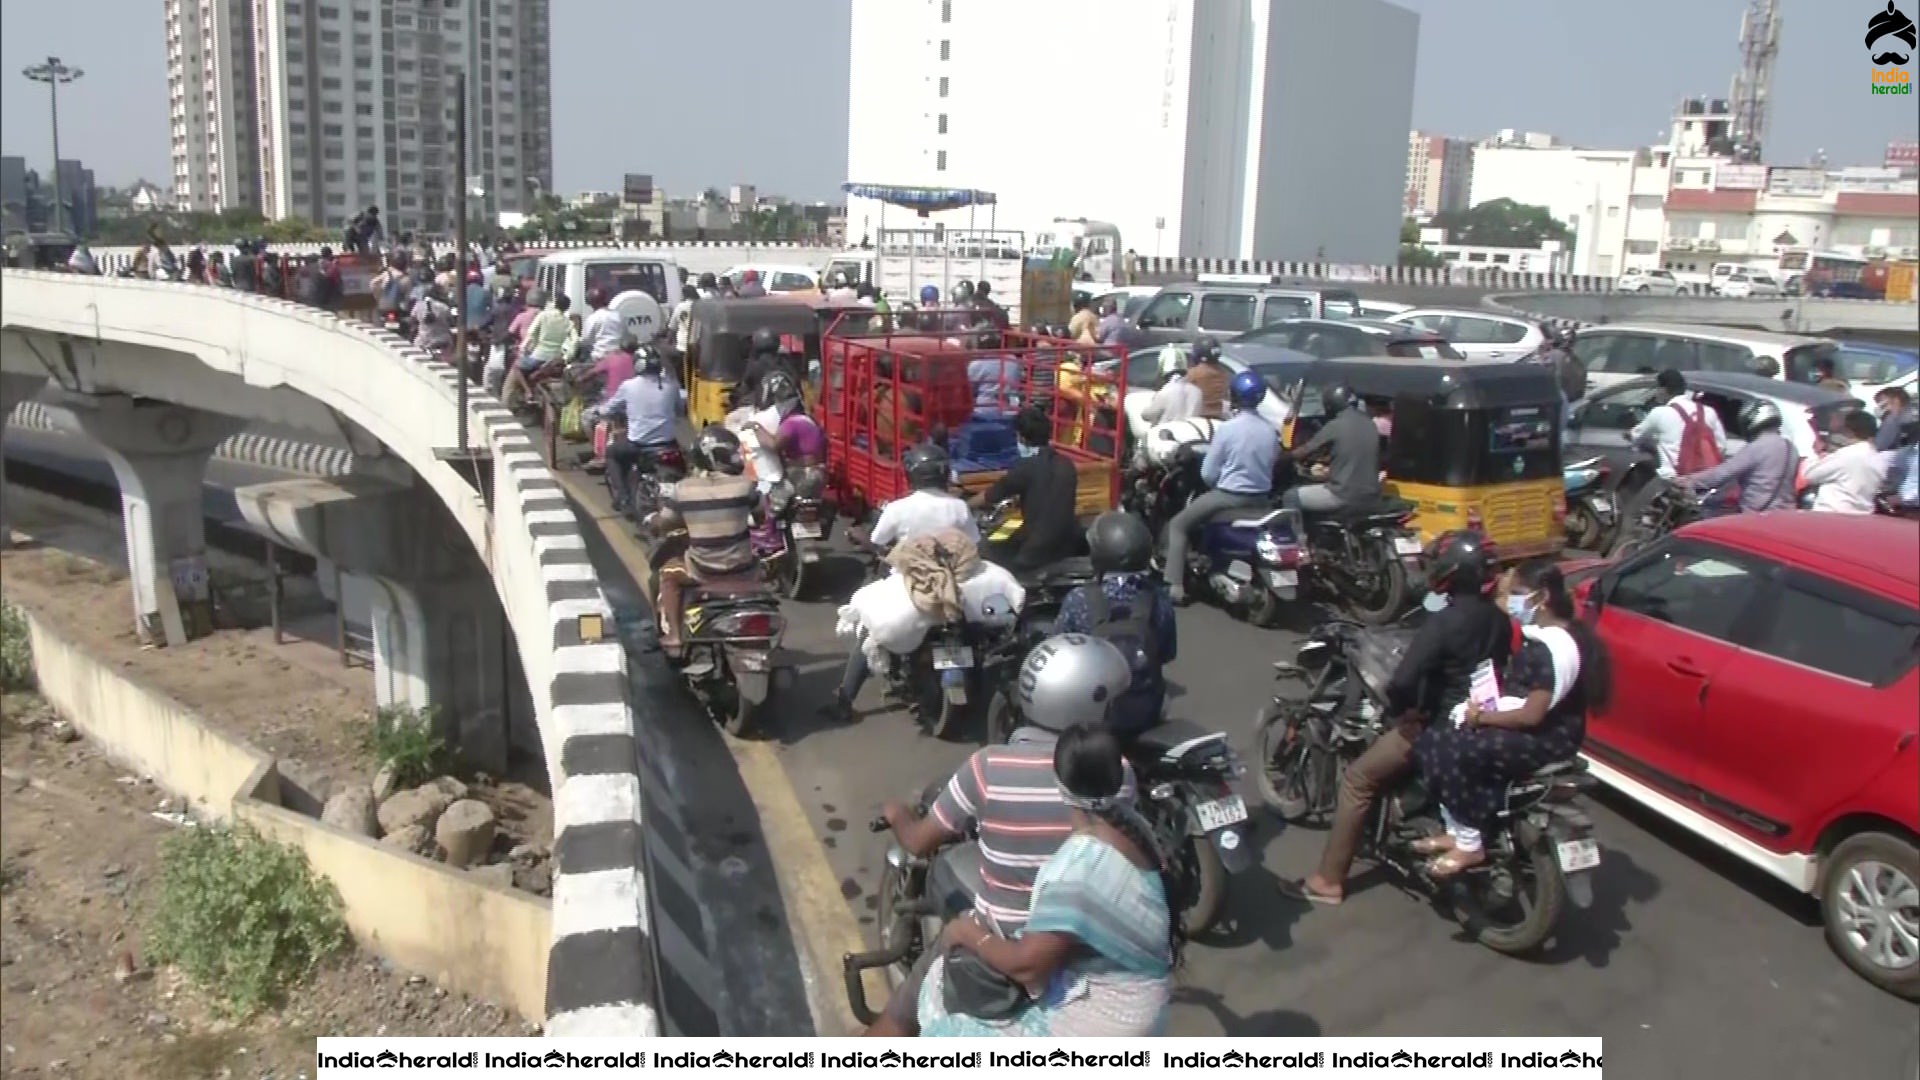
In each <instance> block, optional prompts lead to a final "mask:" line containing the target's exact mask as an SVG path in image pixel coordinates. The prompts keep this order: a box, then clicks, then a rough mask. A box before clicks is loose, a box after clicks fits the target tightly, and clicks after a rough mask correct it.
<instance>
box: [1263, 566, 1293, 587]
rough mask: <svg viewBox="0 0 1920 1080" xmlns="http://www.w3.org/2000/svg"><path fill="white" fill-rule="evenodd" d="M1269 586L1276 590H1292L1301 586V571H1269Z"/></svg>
mask: <svg viewBox="0 0 1920 1080" xmlns="http://www.w3.org/2000/svg"><path fill="white" fill-rule="evenodd" d="M1267 584H1268V585H1269V586H1270V587H1272V588H1275V589H1291V588H1293V587H1294V586H1296V585H1298V584H1300V571H1298V570H1269V571H1267Z"/></svg>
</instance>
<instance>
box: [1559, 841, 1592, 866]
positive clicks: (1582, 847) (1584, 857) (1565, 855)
mask: <svg viewBox="0 0 1920 1080" xmlns="http://www.w3.org/2000/svg"><path fill="white" fill-rule="evenodd" d="M1559 855H1560V869H1562V870H1564V871H1566V872H1567V873H1569V874H1571V873H1576V872H1578V871H1581V870H1591V869H1593V868H1594V867H1596V866H1599V865H1600V844H1599V842H1598V841H1595V840H1563V841H1561V843H1560V845H1559Z"/></svg>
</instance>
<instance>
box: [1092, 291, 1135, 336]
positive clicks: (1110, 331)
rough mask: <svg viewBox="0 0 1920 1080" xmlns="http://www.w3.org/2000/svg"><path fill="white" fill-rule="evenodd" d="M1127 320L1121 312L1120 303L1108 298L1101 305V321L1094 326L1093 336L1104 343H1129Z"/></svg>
mask: <svg viewBox="0 0 1920 1080" xmlns="http://www.w3.org/2000/svg"><path fill="white" fill-rule="evenodd" d="M1130 329H1131V327H1129V326H1128V325H1127V320H1126V318H1125V317H1124V316H1122V315H1121V314H1120V305H1118V304H1116V303H1114V302H1113V301H1112V300H1108V301H1106V302H1105V303H1103V304H1101V305H1100V321H1099V323H1097V324H1096V325H1095V326H1094V328H1093V336H1094V337H1095V338H1096V339H1098V340H1099V342H1100V344H1102V345H1125V344H1127V338H1128V331H1129V330H1130Z"/></svg>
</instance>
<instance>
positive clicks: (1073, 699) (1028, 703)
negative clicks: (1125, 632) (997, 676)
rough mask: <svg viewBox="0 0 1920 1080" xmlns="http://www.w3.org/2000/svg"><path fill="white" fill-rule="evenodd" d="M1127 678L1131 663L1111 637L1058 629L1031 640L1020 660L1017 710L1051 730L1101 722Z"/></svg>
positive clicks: (1130, 682) (1126, 683)
mask: <svg viewBox="0 0 1920 1080" xmlns="http://www.w3.org/2000/svg"><path fill="white" fill-rule="evenodd" d="M1132 683H1133V669H1132V667H1130V666H1129V665H1128V664H1127V658H1126V657H1125V656H1124V655H1122V654H1121V652H1120V650H1119V649H1118V648H1116V647H1115V646H1114V645H1113V644H1112V643H1111V642H1108V641H1105V640H1103V639H1101V638H1096V637H1088V636H1087V635H1085V634H1060V635H1057V636H1055V637H1050V638H1048V639H1047V640H1045V641H1043V642H1041V643H1040V644H1038V645H1035V646H1034V647H1033V651H1032V652H1030V653H1028V654H1027V659H1026V662H1025V663H1023V664H1021V665H1020V689H1019V693H1018V698H1019V701H1018V704H1019V707H1020V716H1021V717H1022V718H1023V719H1024V720H1025V721H1026V722H1027V723H1029V724H1032V725H1033V726H1034V727H1037V728H1044V729H1045V730H1047V731H1056V732H1057V731H1065V730H1067V729H1068V728H1070V727H1072V726H1074V725H1075V724H1099V723H1103V722H1105V720H1106V718H1107V710H1108V709H1110V708H1111V707H1112V706H1113V703H1114V701H1115V700H1116V699H1117V698H1119V696H1120V695H1121V694H1123V693H1125V692H1126V690H1127V687H1128V686H1129V685H1131V684H1132Z"/></svg>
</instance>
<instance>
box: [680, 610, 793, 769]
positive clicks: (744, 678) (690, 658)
mask: <svg viewBox="0 0 1920 1080" xmlns="http://www.w3.org/2000/svg"><path fill="white" fill-rule="evenodd" d="M685 623H686V632H685V645H686V651H685V654H684V656H683V657H682V659H681V660H680V662H679V663H678V664H677V665H676V666H677V667H678V669H679V672H680V677H681V678H682V679H684V680H686V683H687V688H688V689H689V690H691V691H692V692H693V696H694V697H695V698H696V699H698V700H699V702H700V703H701V705H702V706H704V707H705V708H706V710H707V713H708V715H710V716H712V717H713V718H714V720H715V721H717V722H718V723H719V724H720V725H721V726H722V727H724V728H726V730H727V734H729V735H734V736H742V735H746V734H747V733H749V732H755V731H759V730H760V729H761V727H762V726H763V720H764V716H765V713H766V709H767V700H768V698H769V696H770V695H771V693H772V691H773V689H774V688H775V687H776V686H778V687H779V688H781V689H787V690H790V688H791V685H792V683H793V679H794V672H793V669H792V668H791V667H788V666H785V665H782V664H780V663H778V662H777V656H778V654H779V651H780V641H781V638H782V637H784V636H785V634H786V629H787V621H786V618H785V617H784V616H783V615H782V614H781V613H780V601H779V600H778V599H776V598H775V597H773V596H772V595H771V594H769V593H766V592H764V591H761V590H749V591H740V592H731V591H727V590H713V591H703V590H702V589H700V588H699V587H698V586H693V587H690V588H689V590H688V593H687V598H686V609H685Z"/></svg>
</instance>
